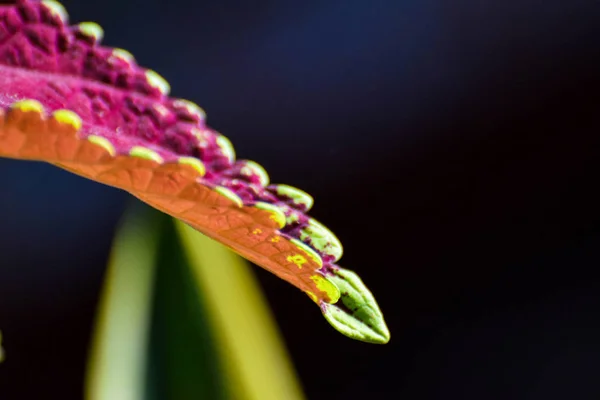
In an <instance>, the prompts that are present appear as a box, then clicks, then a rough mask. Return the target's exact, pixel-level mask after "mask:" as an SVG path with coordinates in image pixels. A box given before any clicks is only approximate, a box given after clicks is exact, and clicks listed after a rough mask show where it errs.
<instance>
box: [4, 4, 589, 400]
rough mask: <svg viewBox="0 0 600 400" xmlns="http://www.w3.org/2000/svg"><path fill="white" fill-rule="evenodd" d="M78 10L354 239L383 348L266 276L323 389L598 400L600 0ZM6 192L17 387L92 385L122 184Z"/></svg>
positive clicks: (65, 177) (42, 183) (7, 275)
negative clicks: (88, 378) (321, 357)
mask: <svg viewBox="0 0 600 400" xmlns="http://www.w3.org/2000/svg"><path fill="white" fill-rule="evenodd" d="M64 4H65V6H66V7H67V8H68V10H69V12H70V15H71V19H72V21H73V22H80V21H84V20H95V21H97V22H99V23H100V24H101V25H102V26H103V27H104V28H105V31H106V37H105V40H104V42H105V43H106V44H107V45H111V46H118V47H123V48H126V49H128V50H130V51H131V52H132V53H133V54H134V55H135V56H136V58H137V60H138V61H139V62H140V63H141V64H142V65H146V66H149V67H152V68H153V69H155V70H157V71H158V72H159V73H161V74H162V75H164V76H165V77H166V78H167V79H168V80H169V82H170V83H171V86H172V93H173V95H175V96H177V97H183V98H189V99H191V100H193V101H196V102H198V103H199V104H200V105H201V106H203V107H204V108H205V109H206V110H207V112H208V121H209V124H210V125H211V126H213V127H215V128H216V129H219V130H220V131H221V132H223V133H225V134H226V135H228V136H229V137H230V138H231V140H232V142H233V143H234V145H235V146H236V149H237V152H238V155H239V157H241V158H250V159H253V160H256V161H258V162H260V163H262V164H263V165H264V166H265V167H266V168H267V170H268V171H269V172H270V175H271V178H272V180H273V181H274V182H286V183H290V184H293V185H295V186H298V187H300V188H303V189H306V190H307V191H309V192H310V193H312V194H313V195H314V196H315V198H316V206H315V208H314V211H313V213H312V214H313V215H314V216H315V217H316V218H318V219H320V220H322V221H324V222H325V223H326V224H327V225H328V226H329V227H330V228H332V230H333V231H334V232H336V233H337V234H338V236H339V237H340V239H341V240H342V241H343V243H344V244H345V248H346V254H345V256H344V258H343V259H342V265H343V266H345V267H347V268H351V269H354V270H356V271H357V272H358V273H359V274H360V275H361V276H362V277H363V278H364V280H365V281H366V283H367V284H368V285H369V287H370V288H371V289H372V290H373V291H374V293H375V294H376V296H377V298H378V300H379V302H380V305H381V307H382V309H383V311H384V314H385V315H386V317H387V321H388V323H389V326H390V329H391V331H392V341H391V342H390V344H389V345H386V346H372V345H366V344H362V343H358V342H354V341H350V340H348V339H346V338H344V337H341V336H340V335H339V334H338V333H336V332H335V331H334V330H333V329H331V328H330V327H329V326H328V325H327V323H326V322H325V321H324V320H323V319H322V317H321V316H320V314H319V312H318V310H316V309H315V308H314V305H312V304H311V303H310V302H309V301H307V299H306V298H305V296H303V295H302V294H301V293H297V292H295V291H294V289H293V288H291V287H290V286H289V285H287V284H286V283H284V282H282V281H279V280H278V279H276V278H275V277H273V276H271V275H269V274H268V273H266V272H263V271H262V270H257V273H258V274H259V277H260V279H261V282H262V283H263V285H264V288H265V290H266V293H267V295H268V298H269V300H270V301H271V304H272V305H273V308H274V310H275V312H276V315H277V318H278V322H279V323H280V326H281V329H282V331H283V333H284V336H285V338H286V340H287V343H288V345H289V348H290V351H291V354H292V357H293V360H294V361H295V363H296V366H297V368H298V371H299V373H300V376H301V378H302V382H303V384H304V386H305V389H306V393H307V395H308V397H309V398H310V399H338V398H339V399H357V398H371V397H377V398H385V399H387V398H402V399H447V398H456V399H485V400H488V399H546V400H547V399H567V398H569V399H570V398H574V399H575V398H576V399H578V400H582V399H598V398H599V397H600V383H599V382H600V381H598V375H597V371H598V363H599V360H600V312H599V311H598V310H600V279H599V278H598V274H597V272H596V271H597V269H598V267H599V265H600V195H599V194H598V190H597V188H596V186H597V185H598V173H597V172H598V167H599V166H600V157H599V145H600V130H599V128H600V118H599V115H600V114H599V106H600V95H599V93H600V78H599V70H600V24H599V23H598V21H599V17H600V6H599V5H598V3H597V2H595V1H593V0H588V1H583V0H570V1H562V0H560V1H559V0H547V1H543V2H542V1H533V0H519V1H516V0H515V1H508V2H501V1H491V0H490V1H487V0H486V1H477V0H452V1H443V0H421V1H417V0H406V1H400V0H395V1H392V0H390V1H320V2H315V1H305V2H290V1H263V2H258V3H257V4H251V2H241V1H240V2H234V1H230V2H226V1H225V2H204V1H191V0H169V1H158V0H154V1H148V0H145V1H141V0H140V1H133V0H130V1H125V0H104V1H97V2H87V1H86V2H83V1H79V2H78V1H65V2H64ZM0 187H1V188H2V189H1V194H0V239H1V240H0V255H1V257H0V260H1V261H0V263H2V265H1V268H0V327H1V328H2V329H3V330H4V332H5V336H6V338H7V339H6V340H7V342H8V341H10V348H9V351H11V352H13V354H14V353H17V352H18V354H19V357H14V358H12V359H11V362H10V363H7V364H5V365H2V366H0V393H9V395H4V394H0V398H3V399H4V398H10V399H12V398H15V399H25V398H27V399H29V398H41V396H44V398H54V396H56V397H57V398H61V399H77V398H81V394H80V393H81V386H82V383H83V373H84V369H83V368H84V365H85V364H84V363H85V356H86V351H87V345H88V339H89V334H90V329H91V323H92V318H93V312H94V310H95V301H96V297H97V294H98V290H99V288H100V283H101V279H102V273H103V269H104V264H105V262H106V258H107V255H108V251H109V246H110V240H111V236H112V234H113V231H114V228H115V224H116V222H117V221H118V218H119V216H120V215H121V212H122V210H123V208H124V205H125V204H126V201H127V198H128V197H127V196H126V195H125V194H123V193H121V192H119V191H117V190H114V189H111V188H107V187H104V186H102V185H99V184H96V183H94V182H89V181H85V180H83V179H81V178H78V177H76V176H73V175H70V174H68V173H66V172H62V171H60V170H58V169H55V168H52V167H50V166H46V165H42V164H34V163H25V162H17V161H9V160H0ZM315 344H317V345H318V346H320V347H322V348H323V349H325V351H326V354H328V356H329V357H330V358H331V359H333V360H335V363H337V366H336V367H334V368H332V369H330V370H324V369H321V368H320V367H319V366H318V365H315V364H314V357H315V355H316V354H315V351H314V347H315ZM9 354H10V353H9ZM324 364H325V365H331V362H330V361H329V362H327V363H324Z"/></svg>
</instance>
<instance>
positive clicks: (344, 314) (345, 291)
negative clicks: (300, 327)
mask: <svg viewBox="0 0 600 400" xmlns="http://www.w3.org/2000/svg"><path fill="white" fill-rule="evenodd" d="M328 279H329V280H330V281H332V282H333V283H335V285H336V286H337V287H338V288H339V289H340V292H341V297H340V301H339V302H338V303H336V304H327V303H322V304H321V309H322V311H323V315H324V316H325V319H326V320H327V321H328V322H329V323H330V324H331V325H332V326H333V327H334V328H335V329H337V330H338V331H339V332H340V333H342V334H344V335H346V336H348V337H350V338H352V339H356V340H360V341H363V342H368V343H375V344H385V343H387V342H389V340H390V331H389V330H388V327H387V325H386V324H385V320H384V319H383V314H382V313H381V310H380V309H379V306H378V305H377V301H375V297H373V294H371V292H370V291H369V289H367V287H366V286H365V284H364V283H363V281H362V280H361V279H360V278H359V277H358V275H356V274H355V273H354V272H352V271H349V270H347V269H343V268H339V269H338V270H336V271H334V275H332V276H328Z"/></svg>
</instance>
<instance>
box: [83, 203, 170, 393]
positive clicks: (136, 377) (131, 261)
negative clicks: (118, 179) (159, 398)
mask: <svg viewBox="0 0 600 400" xmlns="http://www.w3.org/2000/svg"><path fill="white" fill-rule="evenodd" d="M165 221H167V219H166V218H165V217H163V216H162V215H161V214H160V213H157V212H156V211H154V210H153V209H151V208H150V207H147V206H144V205H141V204H140V203H137V202H136V205H135V206H134V207H131V208H130V209H129V212H128V213H127V214H126V216H125V219H124V220H123V222H122V225H121V227H120V229H119V231H118V233H117V235H116V237H115V240H114V243H113V250H112V254H111V256H110V261H109V266H108V269H107V271H106V278H105V283H104V288H103V291H102V294H101V298H100V304H99V310H98V315H97V318H96V327H95V332H94V337H93V339H92V349H91V354H90V358H89V362H88V371H87V376H86V396H87V398H88V399H89V400H142V399H144V382H145V378H146V364H147V344H148V338H149V337H148V331H149V326H150V317H151V306H152V301H151V300H152V286H153V282H154V274H155V269H156V268H155V266H156V255H157V248H158V243H159V238H160V229H161V225H162V224H164V223H165Z"/></svg>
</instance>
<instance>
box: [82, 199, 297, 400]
mask: <svg viewBox="0 0 600 400" xmlns="http://www.w3.org/2000/svg"><path fill="white" fill-rule="evenodd" d="M86 395H87V398H88V399H91V400H121V399H122V400H142V399H143V400H146V399H152V400H162V399H168V400H179V399H181V400H188V399H196V398H197V399H200V398H207V399H211V400H218V399H239V400H245V399H248V400H254V399H260V400H269V399H277V400H279V399H289V400H295V399H302V398H303V396H302V392H301V389H300V386H299V384H298V382H297V380H296V377H295V375H294V372H293V368H292V365H291V363H290V361H289V359H288V357H287V354H286V352H285V349H284V347H283V343H282V340H281V338H280V336H279V334H278V332H277V328H276V326H275V323H274V321H273V318H272V316H271V315H270V313H269V310H268V306H267V303H266V302H265V300H264V298H263V296H262V294H261V292H260V289H259V287H258V285H257V282H256V280H255V279H254V277H253V275H252V273H251V271H250V269H249V266H248V264H247V263H246V262H245V261H244V260H243V259H241V258H240V257H238V256H237V255H235V254H234V253H232V252H231V251H229V250H228V249H226V248H225V247H223V246H222V245H220V244H218V243H216V242H214V241H212V240H210V239H208V238H206V237H205V236H204V235H202V234H200V233H199V232H197V231H195V230H193V229H192V228H190V227H188V226H187V225H184V224H182V223H180V222H175V220H173V219H171V218H169V217H167V216H166V215H164V214H162V213H160V212H158V211H155V210H153V209H150V208H149V207H147V206H144V205H141V204H139V203H136V205H135V206H134V207H132V209H131V210H130V211H129V212H128V213H127V214H126V216H125V219H124V221H123V224H122V226H121V228H120V229H119V232H118V234H117V236H116V238H115V242H114V247H113V252H112V255H111V260H110V265H109V268H108V270H107V275H106V282H105V287H104V290H103V293H102V296H101V301H100V307H99V314H98V318H97V323H96V331H95V334H94V340H93V346H92V352H91V356H90V360H89V368H88V376H87V385H86Z"/></svg>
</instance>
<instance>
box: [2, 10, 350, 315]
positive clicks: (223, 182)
mask: <svg viewBox="0 0 600 400" xmlns="http://www.w3.org/2000/svg"><path fill="white" fill-rule="evenodd" d="M67 19H68V16H67V14H66V12H65V10H64V8H63V7H62V6H61V5H60V4H59V3H57V2H55V1H50V0H47V1H42V2H39V1H35V0H14V1H12V2H10V1H9V2H6V1H3V2H2V3H1V4H0V39H1V40H0V156H3V157H9V158H17V159H27V160H38V161H46V162H49V163H52V164H54V165H56V166H58V167H61V168H63V169H66V170H69V171H71V172H74V173H76V174H79V175H81V176H84V177H87V178H89V179H93V180H95V181H98V182H101V183H104V184H107V185H111V186H114V187H117V188H120V189H123V190H126V191H128V192H130V193H131V194H133V195H134V196H136V197H138V198H139V199H141V200H143V201H145V202H146V203H148V204H150V205H151V206H153V207H155V208H157V209H159V210H161V211H163V212H165V213H167V214H169V215H171V216H173V217H175V218H178V219H180V220H182V221H184V222H186V223H187V224H189V225H190V226H192V227H194V228H195V229H197V230H198V231H200V232H202V233H203V234H205V235H207V236H209V237H211V238H213V239H215V240H218V241H219V242H221V243H223V244H225V245H226V246H228V247H230V248H232V249H233V250H234V251H236V252H237V253H239V254H240V255H242V256H244V257H245V258H247V259H249V260H250V261H252V262H254V263H256V264H257V265H259V266H261V267H263V268H265V269H267V270H269V271H270V272H272V273H274V274H275V275H277V276H279V277H280V278H282V279H284V280H286V281H288V282H289V283H291V284H293V285H295V286H296V287H298V288H299V289H301V290H302V291H304V292H305V293H306V294H307V295H308V296H309V297H310V298H311V299H312V300H313V301H315V302H316V303H317V304H319V305H321V306H322V305H323V304H335V303H336V302H337V301H338V300H339V298H340V290H339V288H338V287H337V286H336V284H335V283H334V281H333V280H332V279H335V273H334V272H335V271H336V270H337V268H338V267H337V266H336V265H335V262H337V261H338V260H339V259H340V257H341V256H342V253H343V248H342V245H341V243H340V241H339V240H338V239H337V238H336V236H335V235H334V234H333V233H332V232H331V231H330V230H329V229H327V228H326V227H325V226H324V225H322V224H321V223H320V222H318V221H316V220H314V219H313V218H310V217H309V216H308V215H307V214H306V213H307V212H308V210H309V209H310V207H311V206H312V204H313V199H312V197H311V196H310V195H308V194H307V193H305V192H303V191H302V190H300V189H297V188H294V187H291V186H288V185H270V184H269V176H268V174H267V173H266V171H265V170H264V169H263V168H262V167H261V166H260V165H259V164H257V163H255V162H253V161H248V160H237V161H236V159H235V150H234V148H233V146H232V144H231V142H230V141H229V140H228V139H227V138H226V137H225V136H223V135H221V134H220V133H218V132H216V131H215V130H213V129H211V128H209V127H208V126H207V125H206V123H205V117H206V115H205V113H204V111H203V110H202V109H201V108H200V107H198V106H197V105H196V104H194V103H192V102H190V101H187V100H182V99H175V98H171V97H169V91H170V87H169V84H168V83H167V81H165V80H164V78H162V77H161V76H160V75H158V74H157V73H156V72H154V71H152V70H149V69H145V68H142V67H140V66H138V65H137V64H136V63H135V61H134V58H133V56H132V55H131V54H130V53H128V52H127V51H125V50H122V49H113V48H108V47H104V46H102V45H101V44H100V41H101V39H102V37H103V31H102V28H101V27H100V26H98V25H97V24H95V23H91V22H84V23H80V24H77V25H73V26H68V25H67Z"/></svg>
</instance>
